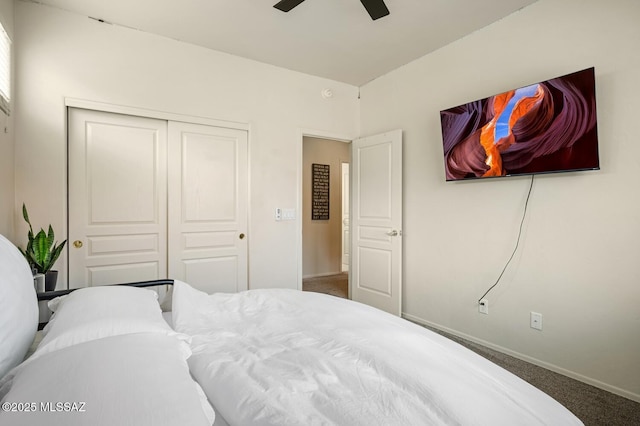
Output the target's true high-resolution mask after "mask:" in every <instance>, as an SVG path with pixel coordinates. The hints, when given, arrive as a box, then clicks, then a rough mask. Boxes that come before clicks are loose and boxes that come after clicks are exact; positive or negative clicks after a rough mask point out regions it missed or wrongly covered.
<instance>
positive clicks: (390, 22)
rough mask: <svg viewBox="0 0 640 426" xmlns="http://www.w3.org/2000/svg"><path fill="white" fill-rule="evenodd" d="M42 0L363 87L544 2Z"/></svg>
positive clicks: (519, 0)
mask: <svg viewBox="0 0 640 426" xmlns="http://www.w3.org/2000/svg"><path fill="white" fill-rule="evenodd" d="M28 1H34V0H28ZM277 1H278V0H39V1H34V2H36V3H43V4H47V5H50V6H53V7H56V8H60V9H64V10H67V11H70V12H74V13H78V14H81V15H84V16H89V17H94V18H99V19H103V20H105V21H107V22H111V23H113V24H117V25H121V26H126V27H132V28H135V29H138V30H141V31H145V32H149V33H154V34H158V35H162V36H165V37H169V38H172V39H177V40H182V41H184V42H188V43H192V44H196V45H200V46H203V47H207V48H210V49H214V50H218V51H221V52H226V53H230V54H233V55H237V56H242V57H245V58H249V59H254V60H256V61H260V62H265V63H268V64H273V65H276V66H279V67H283V68H288V69H291V70H296V71H301V72H304V73H307V74H312V75H316V76H320V77H326V78H329V79H332V80H337V81H342V82H345V83H349V84H352V85H356V86H361V85H363V84H364V83H366V82H368V81H371V80H373V79H375V78H377V77H379V76H381V75H384V74H386V73H387V72H389V71H391V70H393V69H396V68H398V67H400V66H402V65H404V64H407V63H409V62H411V61H413V60H414V59H417V58H419V57H421V56H424V55H426V54H427V53H429V52H433V51H434V50H437V49H438V48H440V47H442V46H444V45H446V44H449V43H451V42H452V41H454V40H457V39H459V38H462V37H464V36H465V35H467V34H470V33H472V32H474V31H476V30H478V29H480V28H482V27H485V26H487V25H489V24H491V23H492V22H495V21H497V20H499V19H501V18H503V17H505V16H507V15H509V14H511V13H513V12H515V11H517V10H519V9H521V8H523V7H525V6H528V5H530V4H532V3H534V2H535V1H536V0H482V1H479V0H385V2H386V4H387V7H388V8H389V10H390V12H391V14H390V15H389V16H386V17H384V18H381V19H378V20H377V21H372V20H371V18H370V17H369V14H368V13H367V12H366V10H365V9H364V7H363V6H362V4H361V3H360V1H359V0H306V1H305V2H303V3H302V4H300V5H299V6H298V7H296V8H295V9H293V10H292V11H291V12H289V13H283V12H281V11H279V10H277V9H275V8H274V7H273V5H274V4H276V3H277Z"/></svg>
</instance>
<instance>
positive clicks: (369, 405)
mask: <svg viewBox="0 0 640 426" xmlns="http://www.w3.org/2000/svg"><path fill="white" fill-rule="evenodd" d="M0 246H2V241H1V240H0ZM5 246H6V244H5ZM5 248H6V247H5ZM5 252H6V250H4V252H2V251H0V256H5V255H6V253H5ZM18 261H19V259H18V258H15V257H14V258H13V259H12V262H18ZM2 271H3V278H2V279H4V275H5V272H4V268H3V270H2ZM30 287H31V291H33V286H32V285H31V286H30ZM26 293H29V292H26ZM152 294H153V295H154V296H151V295H152ZM0 296H2V294H0ZM12 297H13V298H15V296H12ZM29 298H31V299H32V300H31V301H32V302H33V301H34V299H35V294H32V295H31V296H28V297H26V299H27V300H28V299H29ZM0 300H1V299H0ZM150 301H151V302H150ZM0 303H2V302H0ZM50 305H51V307H52V309H53V310H54V316H53V318H52V321H51V323H50V324H49V325H47V327H46V328H45V330H44V331H45V336H44V338H43V339H42V341H41V342H40V344H39V346H38V348H37V349H36V351H35V352H34V353H33V355H31V356H30V357H29V358H28V359H27V360H26V361H23V362H21V363H20V361H18V362H16V361H15V358H16V356H15V355H14V357H13V358H14V361H13V364H16V365H12V366H11V367H10V368H8V369H7V368H6V367H7V365H5V370H6V371H1V370H0V376H3V377H2V379H0V399H2V404H3V411H1V412H0V424H5V418H6V419H7V420H10V421H7V423H6V424H41V423H42V424H44V423H46V424H68V425H73V424H77V425H101V424H104V425H107V424H119V425H129V424H130V425H145V424H149V425H152V424H153V425H165V424H166V425H200V424H203V425H204V424H212V423H213V424H215V425H216V426H218V425H225V424H228V425H232V426H235V425H240V426H253V425H274V426H275V425H278V426H286V425H348V426H356V425H515V424H517V425H581V424H582V423H581V422H580V421H579V420H578V419H577V418H576V417H575V416H574V415H573V414H572V413H571V412H569V411H568V410H567V409H565V408H564V407H563V406H562V405H560V404H559V403H558V402H556V401H555V400H553V399H552V398H550V397H549V396H547V395H546V394H544V393H543V392H541V391H540V390H538V389H536V388H535V387H533V386H531V385H529V384H528V383H526V382H524V381H523V380H521V379H519V378H517V377H516V376H514V375H512V374H511V373H509V372H507V371H506V370H503V369H502V368H500V367H498V366H496V365H494V364H492V363H491V362H489V361H488V360H486V359H484V358H482V357H480V356H479V355H476V354H475V353H473V352H471V351H469V350H467V349H465V348H463V347H462V346H460V345H458V344H457V343H454V342H452V341H450V340H448V339H446V338H444V337H442V336H440V335H438V334H435V333H432V332H431V331H429V330H427V329H425V328H423V327H420V326H418V325H415V324H412V323H410V322H408V321H405V320H403V319H400V318H398V317H395V316H392V315H389V314H386V313H383V312H381V311H379V310H376V309H374V308H371V307H369V306H366V305H362V304H358V303H356V302H352V301H349V300H345V299H339V298H336V297H333V296H329V295H322V294H317V293H307V292H299V291H294V290H284V289H272V290H249V291H245V292H241V293H237V294H213V295H208V294H205V293H202V292H200V291H198V290H196V289H194V288H192V287H191V286H189V285H188V284H187V283H184V282H181V281H175V282H174V284H173V292H172V302H171V309H172V311H171V314H170V319H169V322H170V323H171V326H169V325H168V324H167V322H165V321H164V320H162V314H161V313H160V307H159V306H160V305H159V303H158V301H157V299H156V298H155V293H154V292H151V291H149V290H145V289H139V288H134V289H123V288H121V286H109V287H105V288H88V289H81V290H78V291H74V292H73V293H71V294H70V295H68V296H65V297H64V298H63V299H58V300H54V301H52V302H51V303H50ZM143 306H144V307H143ZM151 306H153V308H152V307H151ZM0 308H1V306H0ZM147 311H148V312H147ZM152 313H153V314H152ZM14 315H15V314H14ZM165 315H166V314H165ZM158 318H160V321H158ZM29 321H32V320H29ZM36 322H37V319H36ZM0 325H2V327H6V326H7V323H4V322H2V323H0ZM34 327H37V325H36V323H35V322H33V321H32V322H30V323H29V327H28V328H29V329H30V330H31V329H32V328H33V329H35V328H34ZM29 333H30V334H31V331H30V332H29ZM32 339H33V336H32V335H31V337H30V338H29V336H27V337H23V338H22V339H21V340H20V339H18V341H19V344H16V345H14V346H20V347H21V349H20V352H22V350H23V348H22V347H23V346H25V343H24V341H29V342H30V341H31V340H32ZM23 356H24V354H23ZM18 358H19V356H18ZM0 365H2V364H0ZM7 403H8V404H11V405H10V406H7V407H8V408H9V410H4V407H5V404H7ZM20 403H23V404H35V408H36V409H35V410H31V411H30V412H29V411H26V410H25V407H26V405H23V406H21V407H19V406H18V404H20ZM43 403H44V404H45V405H42V404H43ZM47 403H51V404H54V403H55V404H57V403H62V405H61V410H59V411H56V410H53V409H52V406H51V405H46V404H47ZM64 403H67V404H68V406H64ZM74 403H84V405H83V407H78V406H73V404H74ZM55 404H54V405H53V407H55V408H57V405H55ZM18 408H22V411H20V412H18V411H19V410H18ZM27 408H30V407H27ZM65 408H66V410H65ZM80 408H83V409H84V411H80Z"/></svg>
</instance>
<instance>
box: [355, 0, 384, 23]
mask: <svg viewBox="0 0 640 426" xmlns="http://www.w3.org/2000/svg"><path fill="white" fill-rule="evenodd" d="M360 1H361V2H362V5H363V6H364V8H365V9H367V12H369V15H371V19H373V20H374V21H375V20H376V19H380V18H382V17H383V16H387V15H388V14H389V9H387V5H386V4H384V0H360Z"/></svg>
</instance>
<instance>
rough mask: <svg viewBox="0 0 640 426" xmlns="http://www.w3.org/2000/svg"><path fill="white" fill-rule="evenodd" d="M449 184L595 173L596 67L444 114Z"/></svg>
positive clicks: (505, 93) (442, 112) (445, 111)
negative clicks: (551, 174) (579, 171)
mask: <svg viewBox="0 0 640 426" xmlns="http://www.w3.org/2000/svg"><path fill="white" fill-rule="evenodd" d="M440 120H441V125H442V140H443V146H444V168H445V174H446V179H447V181H455V180H465V179H479V178H488V177H498V176H517V175H530V174H537V173H556V172H568V171H578V170H597V169H599V168H600V163H599V157H598V132H597V125H596V92H595V76H594V69H593V68H587V69H585V70H582V71H578V72H574V73H572V74H567V75H564V76H562V77H557V78H553V79H550V80H546V81H543V82H540V83H536V84H532V85H529V86H526V87H521V88H519V89H514V90H510V91H508V92H504V93H501V94H499V95H495V96H491V97H489V98H485V99H481V100H478V101H474V102H469V103H467V104H464V105H460V106H457V107H453V108H449V109H446V110H443V111H441V112H440Z"/></svg>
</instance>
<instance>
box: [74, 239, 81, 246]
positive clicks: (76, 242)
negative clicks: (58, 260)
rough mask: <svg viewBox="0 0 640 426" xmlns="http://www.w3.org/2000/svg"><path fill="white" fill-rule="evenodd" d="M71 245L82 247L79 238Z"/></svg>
mask: <svg viewBox="0 0 640 426" xmlns="http://www.w3.org/2000/svg"><path fill="white" fill-rule="evenodd" d="M73 246H74V247H75V248H80V247H82V241H80V240H75V241H74V242H73Z"/></svg>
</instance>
